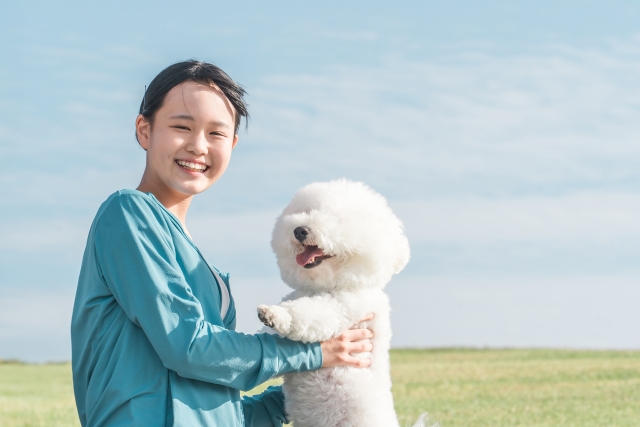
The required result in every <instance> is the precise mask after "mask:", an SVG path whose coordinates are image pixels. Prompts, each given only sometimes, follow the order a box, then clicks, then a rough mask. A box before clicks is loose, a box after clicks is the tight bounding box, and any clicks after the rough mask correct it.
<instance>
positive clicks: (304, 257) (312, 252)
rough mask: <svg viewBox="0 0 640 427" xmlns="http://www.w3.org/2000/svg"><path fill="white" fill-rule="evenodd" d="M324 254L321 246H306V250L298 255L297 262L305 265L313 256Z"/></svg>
mask: <svg viewBox="0 0 640 427" xmlns="http://www.w3.org/2000/svg"><path fill="white" fill-rule="evenodd" d="M322 255H324V252H322V249H320V248H319V247H317V246H306V247H305V248H304V252H302V253H301V254H298V255H297V256H296V262H297V263H298V264H299V265H301V266H303V267H304V266H305V265H307V263H308V262H309V261H310V260H311V259H312V258H314V257H317V256H322Z"/></svg>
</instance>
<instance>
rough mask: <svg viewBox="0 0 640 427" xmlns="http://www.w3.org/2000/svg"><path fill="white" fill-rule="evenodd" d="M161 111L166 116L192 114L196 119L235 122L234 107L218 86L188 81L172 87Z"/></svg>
mask: <svg viewBox="0 0 640 427" xmlns="http://www.w3.org/2000/svg"><path fill="white" fill-rule="evenodd" d="M159 112H161V113H164V114H163V115H164V116H165V117H179V116H183V117H182V118H184V116H190V117H192V118H194V119H199V118H202V119H210V118H211V117H213V116H215V117H216V118H217V119H218V120H223V121H226V120H225V119H228V120H229V123H230V125H231V124H232V123H233V118H234V109H233V106H232V105H231V103H230V102H229V100H228V99H227V97H226V96H225V95H224V93H223V92H222V91H221V90H220V89H219V88H218V87H217V86H210V85H206V84H203V83H198V82H194V81H187V82H184V83H181V84H179V85H177V86H175V87H174V88H172V89H171V90H170V91H169V92H168V93H167V96H166V98H165V102H164V103H163V105H162V107H161V108H160V110H159Z"/></svg>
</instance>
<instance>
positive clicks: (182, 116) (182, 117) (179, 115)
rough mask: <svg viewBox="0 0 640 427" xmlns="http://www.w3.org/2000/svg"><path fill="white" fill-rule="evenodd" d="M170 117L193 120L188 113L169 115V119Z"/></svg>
mask: <svg viewBox="0 0 640 427" xmlns="http://www.w3.org/2000/svg"><path fill="white" fill-rule="evenodd" d="M172 119H183V120H192V121H193V120H195V119H194V118H193V117H192V116H190V115H188V114H178V115H177V116H171V117H169V120H172Z"/></svg>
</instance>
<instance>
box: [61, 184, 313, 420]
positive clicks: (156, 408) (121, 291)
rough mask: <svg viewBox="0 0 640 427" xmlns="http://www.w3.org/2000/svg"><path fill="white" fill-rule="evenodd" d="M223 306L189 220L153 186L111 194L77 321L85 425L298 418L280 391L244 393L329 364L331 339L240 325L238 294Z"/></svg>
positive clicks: (87, 261)
mask: <svg viewBox="0 0 640 427" xmlns="http://www.w3.org/2000/svg"><path fill="white" fill-rule="evenodd" d="M216 271H217V270H216ZM220 276H221V278H222V279H223V281H224V283H223V284H221V285H223V286H226V287H227V289H229V276H228V275H225V274H220ZM229 293H230V292H229ZM220 305H221V292H220V288H219V286H218V283H217V281H216V279H215V276H214V274H213V272H212V270H211V267H210V266H209V265H208V264H207V263H206V261H205V260H204V258H203V257H202V255H201V254H200V252H199V251H198V248H197V247H196V246H195V245H194V244H193V242H192V241H191V239H189V237H188V236H187V235H186V234H185V232H184V230H183V229H182V226H181V224H180V222H179V221H178V219H177V218H176V217H175V216H174V215H173V214H171V213H170V212H169V211H168V210H166V209H165V207H164V206H163V205H162V204H161V203H160V202H158V200H157V199H156V198H155V197H154V196H153V195H152V194H146V193H142V192H139V191H136V190H122V191H118V192H117V193H114V194H113V195H111V196H110V197H109V198H108V199H107V200H106V201H105V202H104V203H103V204H102V206H100V209H99V210H98V213H97V214H96V217H95V219H94V221H93V224H92V226H91V230H90V232H89V237H88V240H87V246H86V249H85V252H84V258H83V260H82V268H81V271H80V278H79V281H78V289H77V292H76V299H75V304H74V308H73V317H72V322H71V341H72V367H73V387H74V392H75V398H76V405H77V407H78V415H79V416H80V422H81V424H82V425H83V426H91V427H100V426H109V427H113V426H143V425H144V426H148V427H153V426H185V427H186V426H188V427H197V426H225V427H235V426H243V425H246V426H256V427H258V426H269V427H270V426H281V425H282V423H283V422H286V417H285V415H284V409H283V408H284V405H283V395H282V391H281V390H280V388H279V387H270V388H269V389H268V390H267V391H265V392H264V393H262V394H261V395H259V396H254V397H252V398H247V397H245V398H244V399H242V398H241V397H240V393H239V390H249V389H251V388H253V387H255V386H257V385H259V384H261V383H263V382H264V381H266V380H268V379H270V378H273V377H274V376H277V375H280V374H283V373H287V372H300V371H306V370H312V369H318V368H320V366H321V365H322V352H321V349H320V345H319V344H317V343H315V344H303V343H300V342H296V341H291V340H288V339H285V338H280V337H278V336H276V335H268V334H257V335H246V334H242V333H239V332H235V330H234V329H235V307H234V303H233V298H231V301H230V305H229V308H228V310H227V313H226V315H225V316H224V319H222V318H221V316H220Z"/></svg>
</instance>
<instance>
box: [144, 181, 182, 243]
mask: <svg viewBox="0 0 640 427" xmlns="http://www.w3.org/2000/svg"><path fill="white" fill-rule="evenodd" d="M136 190H138V191H142V192H143V193H151V194H153V195H154V196H155V198H156V199H158V201H159V202H160V203H162V206H164V207H165V208H167V210H168V211H169V212H171V213H172V214H174V215H175V216H176V218H178V220H179V221H180V223H181V224H182V228H183V229H184V231H185V233H187V235H188V236H189V237H191V235H190V234H189V231H187V224H186V221H187V211H188V210H189V205H191V200H192V199H193V196H191V195H187V194H183V193H179V192H177V191H174V190H172V189H169V188H166V187H164V186H158V185H153V184H152V183H150V182H149V181H147V180H145V179H144V177H143V179H142V181H141V182H140V185H138V188H136Z"/></svg>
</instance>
